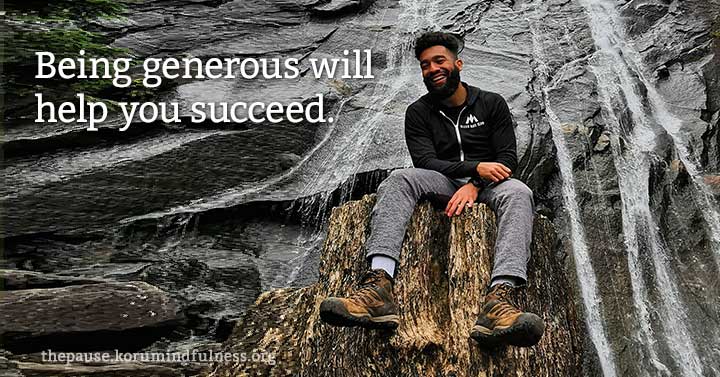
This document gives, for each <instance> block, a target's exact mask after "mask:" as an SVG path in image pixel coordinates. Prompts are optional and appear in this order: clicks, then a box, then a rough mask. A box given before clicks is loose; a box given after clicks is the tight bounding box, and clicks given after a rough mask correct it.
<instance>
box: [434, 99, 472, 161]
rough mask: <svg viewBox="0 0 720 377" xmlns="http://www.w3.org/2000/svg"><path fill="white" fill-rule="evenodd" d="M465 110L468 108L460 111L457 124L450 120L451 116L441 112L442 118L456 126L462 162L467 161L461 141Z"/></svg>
mask: <svg viewBox="0 0 720 377" xmlns="http://www.w3.org/2000/svg"><path fill="white" fill-rule="evenodd" d="M465 108H467V106H465V107H463V108H462V109H460V113H459V114H458V120H457V122H453V120H452V119H450V117H449V116H447V115H445V113H444V112H442V110H439V111H440V114H442V116H444V117H445V118H446V119H447V120H449V121H450V123H452V124H453V126H455V136H456V137H457V141H458V145H459V146H460V161H465V152H463V149H462V140H460V118H462V113H463V111H465Z"/></svg>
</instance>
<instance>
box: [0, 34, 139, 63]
mask: <svg viewBox="0 0 720 377" xmlns="http://www.w3.org/2000/svg"><path fill="white" fill-rule="evenodd" d="M80 50H85V53H86V54H87V55H88V56H98V57H100V56H104V57H108V58H111V57H115V56H123V55H127V51H126V50H123V49H119V48H113V47H109V46H107V45H106V44H105V43H104V38H103V37H101V36H99V35H97V34H94V33H91V32H88V31H85V30H82V29H49V30H38V31H19V32H14V33H12V34H11V35H10V38H8V40H7V43H6V48H5V49H4V50H3V51H2V55H0V61H1V62H2V63H3V64H8V63H18V64H22V63H27V62H28V61H34V60H35V52H36V51H50V52H52V53H54V54H55V57H56V58H57V59H61V58H64V57H77V54H78V52H79V51H80Z"/></svg>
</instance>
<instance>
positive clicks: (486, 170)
mask: <svg viewBox="0 0 720 377" xmlns="http://www.w3.org/2000/svg"><path fill="white" fill-rule="evenodd" d="M475 170H477V172H478V174H479V175H480V178H484V179H487V180H490V181H493V182H500V181H502V180H503V179H506V178H508V177H510V175H512V171H510V169H508V168H507V167H506V166H505V165H503V164H501V163H499V162H481V163H479V164H477V167H475Z"/></svg>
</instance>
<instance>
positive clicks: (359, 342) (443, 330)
mask: <svg viewBox="0 0 720 377" xmlns="http://www.w3.org/2000/svg"><path fill="white" fill-rule="evenodd" d="M374 203H375V197H374V196H373V195H367V196H365V197H364V198H363V199H362V200H359V201H354V202H349V203H347V204H345V205H343V206H341V207H338V208H334V209H333V211H332V214H331V216H330V223H329V226H328V234H327V238H326V239H325V244H324V247H323V251H322V256H321V264H320V277H319V281H318V282H317V283H315V284H313V285H311V286H308V287H304V288H287V289H277V290H273V291H270V292H266V293H263V294H262V295H260V297H259V298H258V299H257V301H256V302H255V304H254V305H252V306H251V307H250V308H249V310H248V311H247V312H246V314H245V315H244V317H243V318H242V320H241V321H239V322H238V323H237V325H236V326H235V329H234V331H233V333H232V335H231V336H230V337H229V338H228V340H227V341H226V343H225V349H224V350H225V352H233V353H236V354H238V355H239V359H240V360H239V361H238V360H234V361H231V362H225V363H216V364H214V365H212V366H211V367H210V368H209V370H208V375H209V376H255V375H261V376H457V377H460V376H505V377H508V376H533V377H535V376H578V375H581V369H582V363H581V359H582V349H583V348H582V339H583V337H584V326H583V325H582V323H580V322H579V320H580V319H579V318H578V316H577V314H576V311H575V306H574V303H573V292H572V289H571V287H570V285H569V283H568V281H567V279H566V277H565V274H564V272H563V267H562V264H561V262H560V261H559V260H557V259H556V257H555V254H554V244H555V241H556V235H555V231H554V229H553V227H552V224H551V223H550V221H549V220H548V219H547V218H545V217H543V216H538V217H537V218H536V219H535V225H534V230H533V243H532V258H531V260H530V266H529V267H530V268H529V276H528V286H527V289H526V290H521V292H520V293H519V294H518V297H515V300H516V302H518V303H519V304H520V305H521V307H522V308H525V309H526V310H529V311H533V312H535V313H537V314H538V315H539V316H541V317H542V318H543V320H544V321H545V323H546V329H545V334H544V336H543V338H542V340H541V341H540V343H539V344H537V345H536V346H534V347H531V348H516V347H504V348H498V349H495V350H492V351H487V350H484V349H481V348H480V347H478V345H477V344H476V343H475V341H474V340H472V339H470V338H469V334H470V330H471V328H472V326H473V324H474V322H475V320H476V319H477V315H478V313H479V310H480V304H481V299H482V295H483V294H484V291H485V287H486V286H487V284H488V283H489V280H490V272H491V269H492V259H493V254H494V252H493V247H494V243H495V238H496V225H495V215H494V213H493V212H492V211H491V210H490V209H489V208H488V207H487V206H486V205H484V204H476V205H475V206H474V207H473V208H472V209H471V210H469V211H465V213H463V214H462V215H461V216H459V217H455V218H453V219H452V220H449V219H448V218H447V217H446V216H444V215H443V214H441V213H439V212H438V211H436V210H434V209H433V208H432V207H431V206H430V204H429V203H421V204H419V205H418V207H417V208H416V210H415V213H414V214H413V216H412V219H411V220H410V224H409V226H408V228H407V233H406V236H405V240H404V243H403V250H402V254H401V261H400V267H399V270H398V273H397V277H396V279H395V280H396V283H395V287H394V294H395V298H396V300H397V303H398V308H399V314H400V318H401V322H400V326H399V327H398V329H397V330H396V331H395V332H392V331H378V330H366V329H362V328H336V327H331V326H329V325H327V324H325V323H323V322H322V321H321V320H320V319H319V312H318V309H319V305H320V302H321V301H322V300H323V299H324V298H326V297H328V296H343V295H345V294H346V293H347V292H349V291H350V290H351V289H352V288H353V287H354V286H355V284H357V283H358V282H359V279H360V277H361V276H362V273H363V272H364V271H365V270H366V269H367V267H368V266H367V262H366V260H365V249H364V244H365V240H366V239H367V236H368V235H369V224H370V221H369V220H370V214H371V210H372V207H373V205H374Z"/></svg>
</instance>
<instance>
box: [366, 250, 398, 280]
mask: <svg viewBox="0 0 720 377" xmlns="http://www.w3.org/2000/svg"><path fill="white" fill-rule="evenodd" d="M370 269H372V270H385V271H386V272H387V273H388V275H390V276H391V277H393V278H394V277H395V259H392V258H390V257H386V256H384V255H374V256H373V257H372V259H370Z"/></svg>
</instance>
